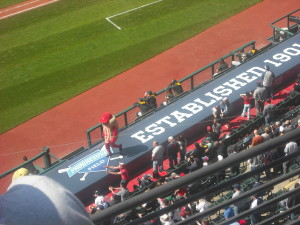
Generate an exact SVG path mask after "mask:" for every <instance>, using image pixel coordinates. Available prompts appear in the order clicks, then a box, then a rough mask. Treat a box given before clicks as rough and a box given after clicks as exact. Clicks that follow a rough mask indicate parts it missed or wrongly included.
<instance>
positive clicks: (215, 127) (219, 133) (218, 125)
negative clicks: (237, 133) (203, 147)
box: [211, 119, 222, 140]
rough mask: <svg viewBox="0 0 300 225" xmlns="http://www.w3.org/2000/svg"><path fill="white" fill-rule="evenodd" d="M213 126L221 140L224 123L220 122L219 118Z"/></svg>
mask: <svg viewBox="0 0 300 225" xmlns="http://www.w3.org/2000/svg"><path fill="white" fill-rule="evenodd" d="M211 128H212V131H213V132H214V133H216V134H217V136H218V140H219V138H220V135H221V133H222V125H221V124H220V122H219V120H217V119H214V122H213V125H212V126H211Z"/></svg>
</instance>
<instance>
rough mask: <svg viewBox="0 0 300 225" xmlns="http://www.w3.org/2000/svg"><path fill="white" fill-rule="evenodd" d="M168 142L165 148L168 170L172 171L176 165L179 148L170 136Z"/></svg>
mask: <svg viewBox="0 0 300 225" xmlns="http://www.w3.org/2000/svg"><path fill="white" fill-rule="evenodd" d="M168 142H169V144H168V146H167V154H168V159H169V163H170V168H171V169H173V168H174V165H177V164H178V161H177V155H178V152H179V150H180V148H179V144H178V142H177V141H176V140H175V139H174V138H173V137H172V136H170V137H169V138H168Z"/></svg>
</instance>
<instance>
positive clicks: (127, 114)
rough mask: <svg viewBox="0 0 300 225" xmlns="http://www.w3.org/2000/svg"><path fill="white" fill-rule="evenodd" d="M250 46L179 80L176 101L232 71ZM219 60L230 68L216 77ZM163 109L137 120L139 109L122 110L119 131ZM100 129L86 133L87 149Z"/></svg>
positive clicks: (162, 99) (96, 141)
mask: <svg viewBox="0 0 300 225" xmlns="http://www.w3.org/2000/svg"><path fill="white" fill-rule="evenodd" d="M252 45H254V46H255V41H251V42H249V43H247V44H245V45H243V46H241V47H240V48H238V49H235V50H234V51H232V52H230V53H228V54H227V55H225V56H223V57H221V58H219V59H217V60H215V61H214V62H212V63H210V64H208V65H207V66H205V67H203V68H201V69H199V70H197V71H195V72H193V73H192V74H190V75H188V76H186V77H185V78H183V79H181V80H179V82H180V83H181V85H182V87H183V89H184V91H185V92H184V93H183V94H182V95H180V96H179V97H177V99H180V98H181V97H183V96H185V95H186V94H188V93H189V92H191V91H193V90H195V89H197V88H199V87H202V86H204V85H205V84H207V83H209V82H212V81H213V80H214V79H215V78H217V77H220V76H222V75H224V74H225V72H228V71H230V70H232V69H234V68H235V66H231V67H230V65H231V62H232V61H234V60H235V57H236V56H235V54H236V53H237V52H239V51H240V50H244V51H245V53H246V52H248V51H249V50H250V48H251V46H252ZM221 59H223V60H224V61H225V62H226V63H227V64H228V65H229V67H230V68H228V69H227V70H225V71H223V72H221V73H219V74H217V75H216V68H217V66H218V64H219V63H220V61H221ZM245 61H247V60H245ZM203 77H210V79H208V80H207V81H205V82H203ZM156 100H157V103H158V105H160V104H161V103H162V102H165V89H163V90H160V91H158V92H156ZM163 107H165V106H159V107H158V108H157V109H155V110H154V111H151V112H149V113H147V114H145V115H143V116H141V117H138V118H137V117H136V113H137V112H139V108H138V107H136V106H131V107H129V108H127V109H125V110H123V111H122V112H119V113H118V114H116V115H115V116H116V118H117V121H118V123H119V128H120V131H122V130H123V129H125V128H127V127H128V126H131V125H132V124H134V123H136V122H138V121H140V120H141V119H143V118H145V117H146V116H148V115H151V114H153V113H155V112H156V111H157V110H160V109H161V108H163ZM101 127H102V124H101V123H99V124H97V125H95V126H93V127H91V128H89V129H88V130H87V131H86V135H87V142H88V147H89V148H90V147H92V146H95V145H97V144H99V143H100V142H101V141H102V128H101Z"/></svg>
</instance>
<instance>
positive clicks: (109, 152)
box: [105, 143, 111, 155]
mask: <svg viewBox="0 0 300 225" xmlns="http://www.w3.org/2000/svg"><path fill="white" fill-rule="evenodd" d="M105 148H106V151H107V154H108V155H111V151H110V143H105Z"/></svg>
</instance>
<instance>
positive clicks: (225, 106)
mask: <svg viewBox="0 0 300 225" xmlns="http://www.w3.org/2000/svg"><path fill="white" fill-rule="evenodd" d="M220 110H221V118H226V117H228V114H229V101H228V98H227V97H226V98H224V99H223V100H222V101H221V103H220Z"/></svg>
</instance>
